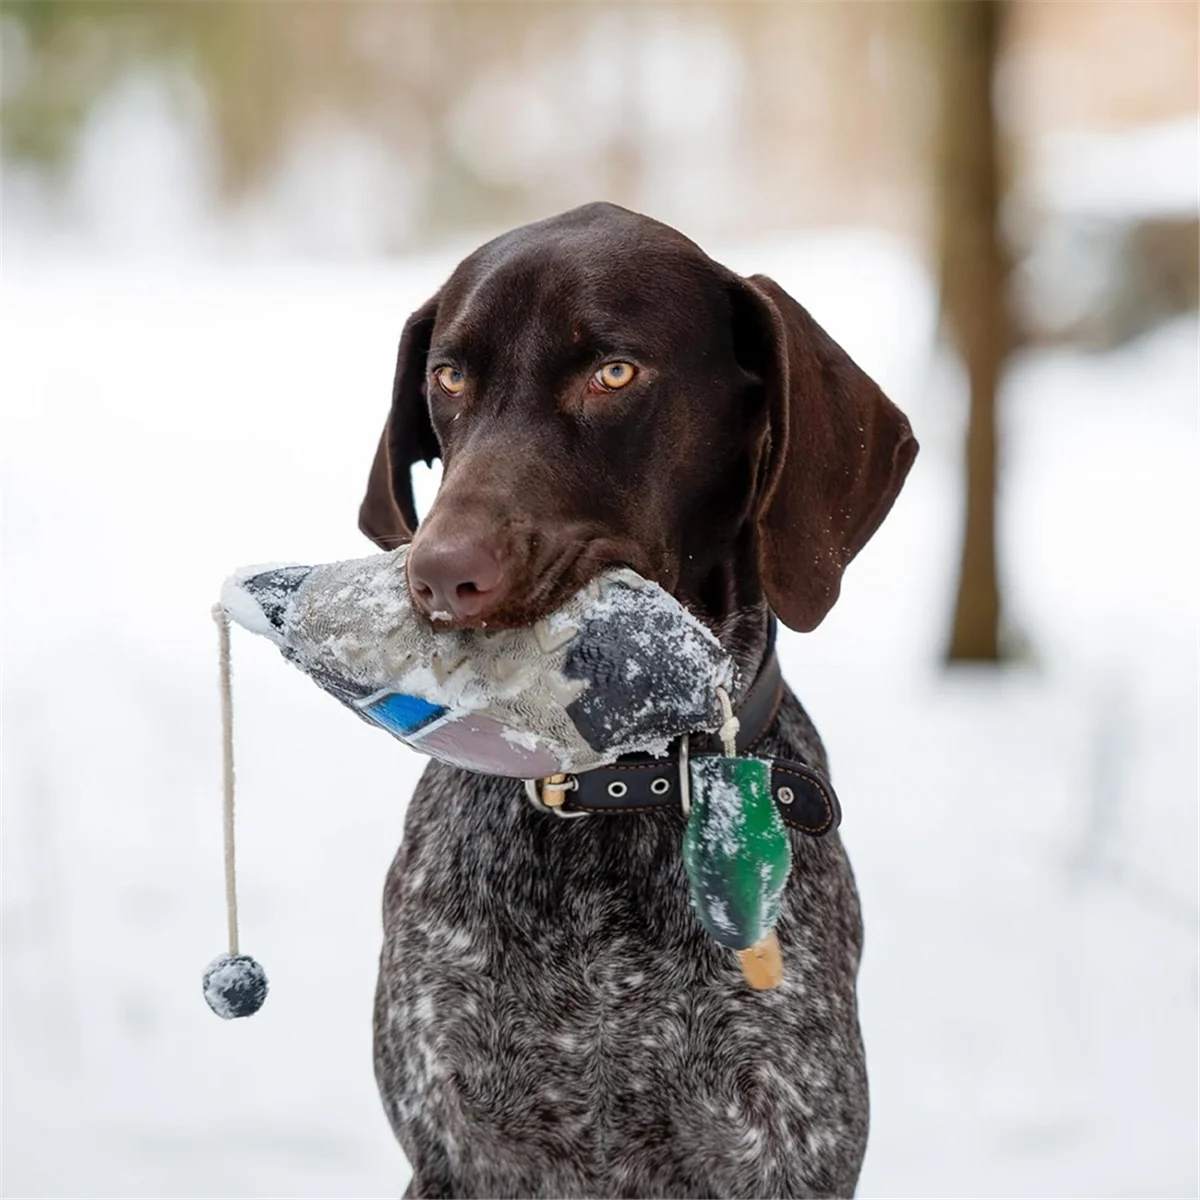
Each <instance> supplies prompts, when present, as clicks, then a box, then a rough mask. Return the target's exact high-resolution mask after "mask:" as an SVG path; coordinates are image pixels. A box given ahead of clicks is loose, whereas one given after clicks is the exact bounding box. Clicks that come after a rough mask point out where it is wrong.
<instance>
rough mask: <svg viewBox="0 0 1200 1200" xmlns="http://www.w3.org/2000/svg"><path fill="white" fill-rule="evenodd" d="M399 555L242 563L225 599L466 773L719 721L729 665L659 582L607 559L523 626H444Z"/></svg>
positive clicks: (300, 662) (335, 684)
mask: <svg viewBox="0 0 1200 1200" xmlns="http://www.w3.org/2000/svg"><path fill="white" fill-rule="evenodd" d="M407 552H408V548H407V547H406V546H404V547H401V548H400V549H399V550H395V551H393V552H391V553H390V554H376V555H372V556H371V557H369V558H360V559H353V560H351V561H349V562H339V563H331V564H328V565H325V566H317V567H302V566H284V567H270V568H266V569H263V568H255V567H251V568H248V569H246V570H243V571H239V572H238V573H237V574H236V575H234V576H233V577H232V578H231V579H229V580H228V581H227V582H226V584H225V586H224V588H223V589H222V591H221V606H222V608H223V609H224V610H225V612H226V613H227V614H228V615H229V617H230V618H231V619H232V620H234V621H235V622H237V624H239V625H241V626H243V627H244V628H246V629H248V630H250V631H252V632H254V633H259V634H262V635H264V636H266V637H268V638H270V639H271V640H272V641H273V642H275V644H276V645H278V646H279V648H280V650H281V651H282V652H283V655H284V657H285V658H287V659H288V661H289V662H291V663H293V664H294V665H295V666H297V667H299V668H300V669H301V670H302V671H304V672H305V673H306V674H307V675H309V676H311V678H312V679H313V680H314V681H315V682H316V683H318V684H320V686H321V687H323V688H324V689H325V690H326V691H327V692H330V693H331V694H332V695H334V696H336V697H337V698H338V699H339V700H341V701H342V702H343V703H344V704H346V705H348V706H349V707H350V708H352V709H354V710H355V711H356V712H357V713H358V714H359V715H360V716H362V717H363V718H364V719H366V720H368V721H371V722H373V723H374V724H377V725H379V726H381V727H382V728H384V729H387V730H388V731H389V732H390V733H392V734H394V735H395V736H396V737H398V738H399V739H400V740H401V741H403V742H405V743H406V744H408V745H410V746H412V747H413V748H415V749H417V750H420V751H421V752H422V753H424V754H429V755H431V756H432V757H434V758H437V759H440V760H441V761H442V762H446V763H450V764H452V765H454V766H459V767H465V768H467V769H468V770H472V771H481V772H486V773H487V774H491V775H510V776H514V777H517V778H522V779H533V778H540V777H544V776H548V775H554V774H557V773H559V772H564V771H586V770H589V769H590V768H592V767H598V766H603V765H605V764H607V763H611V762H613V761H614V760H615V759H617V758H619V757H620V756H621V755H622V754H627V753H629V752H631V751H634V750H640V751H646V752H649V753H652V754H665V753H666V750H667V746H668V745H669V744H670V742H671V741H672V740H673V739H675V738H676V737H678V736H679V735H680V734H683V733H689V732H697V731H705V732H714V731H716V730H717V729H718V728H719V727H720V725H721V723H722V709H721V705H720V703H719V701H718V698H717V688H723V689H725V690H726V691H732V687H733V673H734V668H733V663H732V661H731V660H730V658H729V657H728V655H726V653H725V652H724V650H722V648H721V646H720V644H719V643H718V642H717V640H716V638H714V637H713V635H712V634H711V633H710V632H709V631H708V630H707V629H706V628H705V627H704V626H703V625H702V624H701V623H700V622H699V621H698V620H696V618H695V617H693V616H692V615H691V614H690V613H689V612H688V611H687V610H686V609H685V608H683V606H682V605H681V604H680V603H679V602H678V601H677V600H675V599H674V598H673V597H672V596H670V595H668V594H667V593H666V592H664V591H663V589H662V588H660V587H659V586H658V585H657V584H655V583H650V582H648V581H647V580H645V579H643V578H642V577H641V576H639V575H637V574H635V573H634V572H633V571H630V570H625V569H618V570H611V571H608V572H605V573H604V574H602V575H600V576H599V577H597V578H596V579H595V580H594V581H593V582H592V583H591V584H590V585H589V586H588V587H586V588H585V589H584V590H583V591H581V592H578V593H577V594H576V595H574V596H572V597H571V599H569V600H568V601H567V602H566V604H564V605H563V607H562V608H560V609H559V610H558V611H557V612H555V613H553V614H551V615H550V616H548V617H546V618H545V619H543V620H541V621H539V622H537V624H536V625H533V626H531V627H529V628H526V629H511V630H497V631H490V630H484V629H463V630H443V631H439V630H437V629H436V627H434V626H431V625H430V624H429V622H428V621H426V620H425V619H423V618H421V617H419V616H418V615H417V614H416V613H415V612H414V611H413V609H412V604H411V601H410V599H409V594H408V585H407V580H406V576H405V571H404V561H405V556H406V555H407Z"/></svg>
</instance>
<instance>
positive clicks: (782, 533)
mask: <svg viewBox="0 0 1200 1200" xmlns="http://www.w3.org/2000/svg"><path fill="white" fill-rule="evenodd" d="M740 299H741V304H742V306H743V312H742V316H741V322H742V323H741V334H742V336H743V337H745V335H747V334H749V336H750V337H751V338H752V340H753V343H754V344H755V346H754V349H752V350H751V352H750V355H748V356H747V357H751V359H752V361H751V362H750V363H748V364H747V365H749V366H751V368H752V369H753V370H754V371H755V373H756V374H758V375H759V377H760V378H761V379H762V381H763V384H764V386H765V388H766V392H767V407H768V436H767V445H766V450H765V458H764V461H763V463H762V465H761V466H760V470H759V475H758V479H759V495H758V508H757V523H758V542H759V550H758V555H759V576H760V578H761V580H762V585H763V590H764V592H765V593H766V596H767V600H768V601H769V603H770V605H771V608H772V609H773V610H774V611H775V614H776V615H777V616H778V617H779V619H780V620H781V621H783V623H784V624H785V625H788V626H789V627H790V628H792V629H798V630H802V631H806V632H807V631H808V630H811V629H815V628H816V627H817V626H818V625H819V624H820V623H821V621H822V620H823V619H824V617H825V614H826V613H827V612H829V610H830V608H832V607H833V603H834V601H835V600H836V599H837V598H838V592H839V591H840V590H841V581H842V572H843V571H844V570H845V569H846V566H847V564H848V563H849V562H850V560H851V559H852V558H853V557H854V556H855V555H856V554H857V553H858V552H859V551H860V550H861V549H862V548H863V546H865V545H866V544H867V542H868V540H869V539H870V537H871V535H872V534H873V533H874V532H875V530H876V529H878V528H879V525H880V523H881V522H882V521H883V518H884V517H886V516H887V514H888V510H889V509H890V508H891V507H892V502H893V501H894V500H895V499H896V496H897V495H898V493H899V491H900V488H901V485H902V484H903V483H904V478H905V476H906V475H907V474H908V469H909V467H911V466H912V462H913V459H914V458H915V457H916V455H917V441H916V439H915V438H914V437H913V435H912V430H911V429H910V428H909V424H908V420H907V418H906V417H905V416H904V414H903V413H902V412H901V411H900V410H899V409H898V408H897V407H896V406H895V405H894V404H892V402H891V401H890V400H888V398H887V397H886V396H885V395H884V394H883V392H881V391H880V390H879V388H878V386H876V384H875V383H874V382H873V381H872V380H871V379H870V378H869V377H868V376H867V374H866V373H865V372H864V371H863V370H862V369H861V368H860V367H859V366H858V365H857V364H856V363H855V362H854V361H853V360H852V359H851V358H850V356H849V355H848V354H847V353H846V352H845V351H844V350H843V349H842V348H841V347H840V346H839V345H838V344H837V343H836V342H835V341H834V340H833V339H832V338H831V337H830V336H829V335H828V334H827V333H826V332H825V331H824V330H823V329H822V328H821V327H820V326H819V325H818V324H817V323H816V321H814V320H813V319H812V317H811V316H810V315H809V314H808V312H807V311H806V310H805V309H804V308H802V307H801V306H800V305H799V304H797V303H796V301H795V300H793V299H792V298H791V296H789V295H788V294H787V292H785V291H784V290H783V288H781V287H780V286H779V284H777V283H776V282H775V281H774V280H773V279H768V278H767V277H766V276H765V275H753V276H751V277H750V278H749V279H748V280H745V281H743V286H742V295H741V298H740ZM747 306H748V307H749V309H750V310H751V311H750V312H746V311H745V308H746V307H747ZM747 317H749V318H750V320H749V323H747V321H746V318H747ZM735 332H736V331H735Z"/></svg>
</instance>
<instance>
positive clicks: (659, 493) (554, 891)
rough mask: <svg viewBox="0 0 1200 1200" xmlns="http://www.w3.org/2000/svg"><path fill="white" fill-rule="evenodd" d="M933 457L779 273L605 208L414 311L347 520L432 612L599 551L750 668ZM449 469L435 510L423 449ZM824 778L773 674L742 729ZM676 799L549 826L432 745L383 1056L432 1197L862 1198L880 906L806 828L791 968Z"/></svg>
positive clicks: (492, 620) (503, 624) (793, 881)
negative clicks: (711, 928)
mask: <svg viewBox="0 0 1200 1200" xmlns="http://www.w3.org/2000/svg"><path fill="white" fill-rule="evenodd" d="M916 452H917V442H916V440H915V439H914V437H913V435H912V431H911V429H910V427H909V423H908V421H907V420H906V419H905V417H904V415H903V414H902V413H901V412H900V411H899V409H897V408H896V407H895V406H894V405H893V404H892V403H891V402H890V401H889V400H887V399H886V397H885V396H884V395H883V393H882V392H881V391H880V389H879V388H878V387H877V386H876V385H875V384H874V383H873V382H872V381H871V380H870V379H869V378H868V377H867V375H866V374H865V373H864V372H863V371H862V370H861V369H860V368H859V367H858V366H857V365H855V363H854V362H853V361H852V360H851V359H850V357H849V356H848V355H847V354H846V353H845V351H844V350H842V349H841V347H839V346H838V345H837V344H836V343H835V342H834V341H833V340H832V339H831V338H830V337H829V336H828V335H827V334H826V333H825V332H824V331H823V330H822V329H821V328H820V326H819V325H818V324H817V323H816V322H815V321H814V320H813V318H812V317H811V316H810V315H809V314H808V312H807V311H806V310H805V309H804V308H802V307H801V306H800V305H799V304H798V303H797V302H796V301H795V300H793V299H792V297H791V296H789V295H788V294H787V293H786V292H785V291H784V290H783V289H782V288H781V287H779V285H778V284H776V283H775V282H773V281H772V280H771V279H769V278H767V277H765V276H761V275H755V276H751V277H748V278H746V277H742V276H739V275H737V274H735V273H734V272H732V271H730V270H727V269H726V268H725V267H723V266H721V265H719V264H718V263H716V262H715V261H713V260H712V259H710V258H709V257H708V256H707V255H706V254H705V253H704V252H703V251H702V250H701V249H700V248H699V247H698V246H697V245H695V244H694V243H693V242H692V241H690V240H689V239H688V238H686V237H684V236H683V235H682V234H680V233H678V232H677V231H675V230H673V229H671V228H670V227H668V226H666V225H663V224H660V223H659V222H657V221H654V220H652V219H650V218H648V217H645V216H641V215H639V214H636V213H633V212H630V211H628V210H626V209H623V208H619V207H617V206H614V205H611V204H602V203H597V204H590V205H587V206H584V207H582V208H577V209H574V210H572V211H570V212H567V213H564V214H562V215H560V216H556V217H552V218H550V219H548V220H544V221H540V222H537V223H535V224H531V225H527V226H524V227H523V228H520V229H517V230H515V231H513V232H510V233H507V234H505V235H503V236H501V237H498V238H496V239H495V240H494V241H491V242H488V243H487V244H486V245H485V246H483V247H482V248H480V249H479V250H477V251H475V253H473V254H471V255H470V256H469V257H468V258H466V259H465V260H464V261H463V262H462V263H461V264H460V265H459V266H458V267H457V268H456V269H455V271H454V273H453V274H452V275H451V276H450V278H449V279H448V280H447V282H446V284H445V285H444V286H443V287H442V289H441V290H440V291H439V292H438V294H437V295H435V296H434V297H433V298H432V299H430V300H429V301H428V302H427V303H425V304H423V305H422V306H421V307H420V308H419V309H418V310H417V311H416V312H415V313H413V314H412V316H411V317H410V318H409V320H408V322H407V323H406V325H405V327H404V331H403V334H402V337H401V339H400V348H399V355H398V359H397V364H396V373H395V383H394V388H393V395H392V405H391V411H390V414H389V416H388V418H387V422H386V425H385V428H384V431H383V435H382V437H381V439H380V442H379V445H378V447H377V449H376V452H375V458H374V461H373V463H372V466H371V470H370V476H369V481H368V485H367V492H366V496H365V498H364V500H363V502H362V506H361V510H360V515H359V525H360V528H361V529H362V531H363V532H365V533H366V534H367V535H368V536H369V537H370V538H371V539H372V540H374V542H375V543H376V544H377V545H378V546H380V547H382V548H384V549H392V548H394V547H395V546H397V545H400V544H402V543H405V542H409V541H410V540H411V548H410V551H409V555H408V560H407V561H408V581H409V585H410V589H411V592H412V595H413V597H414V600H415V603H416V605H417V607H418V608H419V609H420V610H421V611H422V612H423V613H424V614H426V615H427V616H429V617H431V618H436V619H437V620H439V621H443V622H449V623H451V624H453V625H454V626H457V627H485V626H486V627H487V628H512V627H517V626H523V625H528V624H530V623H532V622H534V621H536V620H538V619H540V618H541V617H543V616H545V615H546V614H547V613H549V612H550V611H552V610H553V609H554V608H556V607H557V606H558V605H559V604H560V603H561V602H562V601H563V600H564V599H565V598H566V597H568V596H569V595H571V594H572V593H574V592H575V591H577V590H578V589H579V588H581V587H582V586H584V585H585V584H587V583H588V581H589V580H590V579H592V578H593V576H595V575H596V573H597V572H599V571H601V570H603V569H604V568H607V567H611V566H613V565H617V564H620V565H624V566H628V567H632V568H633V569H634V570H635V571H637V572H639V573H640V574H642V575H643V576H645V577H646V578H648V579H652V580H654V581H656V582H657V583H659V584H661V586H662V587H663V588H665V589H666V590H668V591H669V592H670V593H672V594H673V595H674V596H676V597H677V598H678V599H679V600H680V601H681V602H683V603H684V604H685V605H686V606H687V607H688V608H689V609H690V610H691V611H692V612H693V613H695V614H696V615H697V616H698V617H699V618H700V619H701V620H702V621H704V622H705V623H706V624H707V625H708V626H709V628H710V629H712V630H713V632H714V633H715V634H716V635H717V637H718V638H719V640H720V641H721V643H722V644H723V645H724V646H725V647H726V649H727V650H728V651H729V652H730V653H731V654H732V655H733V657H734V659H735V661H736V662H737V664H738V667H739V671H740V678H741V679H742V680H743V681H744V685H743V689H742V695H741V697H740V698H744V693H745V689H746V688H748V687H749V686H750V685H751V684H752V682H753V681H754V680H755V679H756V677H757V676H758V674H759V672H760V668H762V667H763V664H764V662H765V661H766V659H767V657H768V653H769V642H770V636H771V630H772V628H773V627H772V620H773V618H772V616H771V614H772V613H773V614H774V615H775V617H777V618H778V620H780V621H782V622H783V623H784V624H786V625H787V626H788V627H790V628H791V629H794V630H802V631H807V630H811V629H813V628H815V627H816V626H817V625H818V624H819V623H820V621H821V620H822V618H823V617H824V616H825V614H826V613H827V612H828V611H829V609H830V607H831V606H832V605H833V603H834V601H835V600H836V599H837V596H838V592H839V588H840V581H841V576H842V573H843V571H844V570H845V568H846V565H847V564H848V563H849V562H850V560H851V559H852V558H853V557H854V556H855V555H856V554H857V553H858V552H859V550H861V549H862V547H863V546H864V545H865V544H866V542H867V541H868V539H869V538H870V537H871V536H872V534H873V533H874V532H875V530H876V529H877V528H878V527H879V525H880V523H881V522H882V520H883V519H884V517H885V516H886V515H887V512H888V510H889V509H890V508H891V505H892V503H893V501H894V500H895V498H896V495H897V494H898V492H899V490H900V488H901V486H902V484H903V482H904V479H905V476H906V475H907V473H908V470H909V468H910V466H911V465H912V462H913V459H914V457H915V455H916ZM434 458H440V459H441V461H442V464H443V476H442V482H441V484H440V487H439V489H438V492H437V495H436V497H435V499H434V502H433V504H432V507H431V509H430V511H429V513H428V514H427V516H426V517H425V519H424V520H423V521H421V522H420V524H419V525H418V522H417V515H416V510H415V505H414V500H413V492H412V486H411V482H410V479H409V471H410V468H411V466H412V465H413V464H414V463H416V462H418V461H424V462H427V463H429V462H432V460H433V459H434ZM755 753H756V755H758V756H761V757H771V758H774V757H778V758H786V759H792V760H799V761H800V762H802V763H806V764H808V765H809V766H811V767H812V768H813V769H814V770H816V771H819V772H826V771H827V764H826V760H825V752H824V749H823V747H822V745H821V741H820V738H819V737H818V735H817V733H816V730H815V729H814V727H813V724H812V722H811V721H810V720H809V718H808V716H807V714H806V713H805V711H804V709H803V708H802V707H801V706H800V704H799V703H798V702H797V700H796V699H795V697H794V696H793V695H792V693H791V692H790V691H789V690H787V689H786V688H784V689H783V691H782V699H781V702H780V703H779V704H778V707H777V709H775V710H774V711H773V713H772V715H771V718H770V721H769V724H768V725H767V726H766V727H765V729H764V730H763V731H762V735H761V737H759V739H758V741H757V744H756V746H755ZM684 823H685V820H684V815H683V813H682V811H681V808H680V807H679V805H674V806H666V807H661V806H660V807H658V808H655V809H654V810H652V811H628V812H624V813H622V814H620V815H603V816H589V817H588V819H585V820H560V819H556V814H555V813H554V812H551V811H550V810H549V808H547V807H545V806H535V805H534V804H531V803H530V802H529V799H528V797H527V795H526V790H525V788H524V786H523V784H522V783H521V781H519V780H512V779H504V778H497V777H489V776H484V775H477V774H472V773H469V772H466V771H463V770H460V769H457V768H452V767H449V766H445V765H443V764H440V763H437V762H431V763H430V764H429V766H428V767H427V768H426V770H425V772H424V774H423V776H422V778H421V781H420V784H419V785H418V787H417V789H416V792H415V794H414V796H413V798H412V801H411V803H410V805H409V808H408V812H407V817H406V823H405V830H404V839H403V843H402V845H401V846H400V849H399V852H398V854H397V856H396V858H395V861H394V863H393V865H392V868H391V870H390V873H389V875H388V879H387V883H386V887H385V894H384V901H383V917H384V940H383V950H382V953H381V957H380V971H379V983H378V990H377V995H376V1005H375V1018H374V1037H375V1042H374V1046H375V1073H376V1078H377V1080H378V1084H379V1090H380V1094H381V1097H382V1099H383V1103H384V1107H385V1109H386V1111H387V1115H388V1118H389V1120H390V1121H391V1124H392V1127H393V1129H394V1130H395V1133H396V1136H397V1138H398V1139H399V1141H400V1144H401V1146H402V1147H403V1149H404V1151H405V1153H406V1155H407V1156H408V1159H409V1161H410V1162H411V1164H412V1169H413V1176H412V1182H411V1185H410V1187H409V1190H408V1192H407V1195H409V1196H413V1197H438V1196H489V1197H543V1196H544V1197H569V1196H570V1197H573V1196H612V1197H617V1196H631V1197H674V1196H681V1197H684V1196H685V1197H694V1196H722V1197H739V1196H749V1197H766V1196H849V1195H852V1194H853V1192H854V1189H855V1186H856V1183H857V1180H858V1175H859V1171H860V1168H861V1164H862V1158H863V1154H864V1151H865V1147H866V1140H867V1124H868V1103H867V1076H866V1070H865V1065H864V1057H863V1047H862V1041H861V1037H860V1034H859V1027H858V1017H857V1009H856V1000H855V979H856V975H857V970H858V963H859V955H860V951H861V947H862V922H861V915H860V910H859V902H858V896H857V893H856V890H855V885H854V878H853V875H852V873H851V870H850V866H849V863H848V861H847V858H846V853H845V851H844V849H843V847H842V844H841V842H840V840H839V838H838V837H837V834H836V832H834V833H830V834H829V835H827V836H826V837H824V838H814V837H809V836H807V835H805V834H804V833H801V832H797V831H792V832H790V833H789V837H790V839H791V849H792V855H793V863H794V866H793V870H792V874H791V878H790V881H789V883H788V885H787V889H786V892H785V895H784V900H783V906H782V911H781V914H780V917H779V921H778V924H777V934H778V940H779V944H780V946H781V947H782V952H783V958H784V962H785V964H786V973H785V978H784V981H783V983H782V985H781V986H779V987H778V988H776V989H774V990H765V991H755V990H752V989H751V988H749V987H748V986H747V983H746V980H745V978H744V977H743V973H742V970H741V969H740V967H739V963H738V960H737V957H736V956H735V955H734V954H733V953H732V952H731V951H729V950H726V949H722V948H721V947H720V946H718V945H717V944H716V943H715V942H713V941H712V939H710V938H709V936H708V935H707V934H706V933H705V932H704V930H703V929H702V928H701V926H700V924H699V922H698V921H697V919H696V915H695V913H694V911H693V910H692V909H691V907H690V904H689V891H688V885H687V880H686V878H685V875H684V869H683V864H682V859H681V853H680V845H681V839H682V835H683V829H684Z"/></svg>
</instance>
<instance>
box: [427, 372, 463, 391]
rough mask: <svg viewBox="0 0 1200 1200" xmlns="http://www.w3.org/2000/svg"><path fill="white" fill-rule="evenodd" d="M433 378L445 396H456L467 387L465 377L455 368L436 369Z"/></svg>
mask: <svg viewBox="0 0 1200 1200" xmlns="http://www.w3.org/2000/svg"><path fill="white" fill-rule="evenodd" d="M433 377H434V379H436V380H437V383H438V387H440V388H441V389H442V391H443V392H445V393H446V395H447V396H457V395H458V394H459V393H460V392H461V391H462V390H463V388H465V387H466V386H467V377H466V376H465V375H464V374H463V373H462V372H461V371H460V370H458V369H457V368H456V367H438V369H437V370H436V371H434V373H433Z"/></svg>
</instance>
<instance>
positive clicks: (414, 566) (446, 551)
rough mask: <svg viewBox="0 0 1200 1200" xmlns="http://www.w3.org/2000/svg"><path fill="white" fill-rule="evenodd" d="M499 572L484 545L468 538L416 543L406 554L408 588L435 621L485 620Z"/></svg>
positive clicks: (493, 600)
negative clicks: (483, 618)
mask: <svg viewBox="0 0 1200 1200" xmlns="http://www.w3.org/2000/svg"><path fill="white" fill-rule="evenodd" d="M502 575H503V572H502V570H501V567H500V560H499V559H498V558H497V557H496V554H495V552H494V551H493V550H491V549H490V548H489V547H488V546H486V545H484V544H483V543H482V542H478V541H475V540H473V539H469V538H461V539H442V538H438V539H436V540H433V539H430V540H424V541H422V540H418V541H416V542H414V543H413V547H412V549H411V550H410V551H409V554H408V586H409V590H410V591H411V592H412V596H413V600H414V601H415V603H416V605H417V607H418V608H420V609H421V610H423V611H424V613H425V615H426V616H428V617H433V618H434V619H435V620H438V619H440V620H444V621H445V620H454V621H470V620H479V619H480V618H482V617H485V616H486V615H487V614H488V613H489V612H491V610H492V609H493V608H494V607H495V604H496V601H497V600H498V599H499V595H500V593H499V586H500V580H501V577H502Z"/></svg>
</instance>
